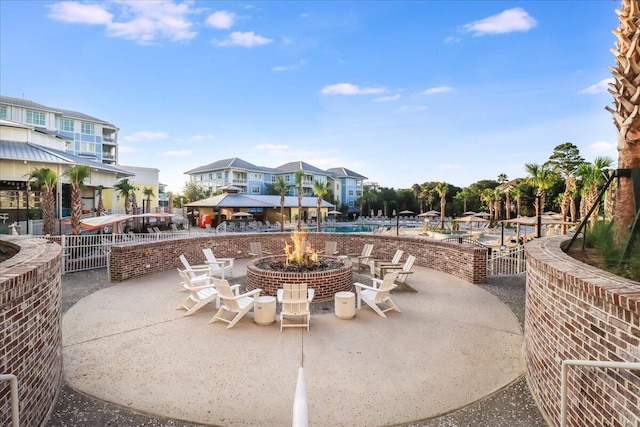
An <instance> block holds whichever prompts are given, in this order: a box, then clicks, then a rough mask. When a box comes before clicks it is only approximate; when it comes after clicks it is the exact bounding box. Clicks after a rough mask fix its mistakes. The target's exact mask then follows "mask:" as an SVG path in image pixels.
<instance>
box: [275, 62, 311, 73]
mask: <svg viewBox="0 0 640 427" xmlns="http://www.w3.org/2000/svg"><path fill="white" fill-rule="evenodd" d="M305 65H307V61H305V60H304V59H303V60H301V61H299V62H298V63H297V64H292V65H278V66H275V67H273V68H272V69H271V71H276V72H282V71H294V70H298V69H300V67H304V66H305Z"/></svg>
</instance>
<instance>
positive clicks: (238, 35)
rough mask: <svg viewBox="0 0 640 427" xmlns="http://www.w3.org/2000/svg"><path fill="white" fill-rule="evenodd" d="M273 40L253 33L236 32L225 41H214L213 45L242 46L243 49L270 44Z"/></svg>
mask: <svg viewBox="0 0 640 427" xmlns="http://www.w3.org/2000/svg"><path fill="white" fill-rule="evenodd" d="M272 41H273V39H269V38H267V37H263V36H260V35H257V34H256V33H254V32H253V31H247V32H241V31H234V32H233V33H231V34H229V37H227V38H226V39H224V40H220V41H218V40H212V43H213V44H214V45H217V46H242V47H254V46H262V45H265V44H269V43H271V42H272Z"/></svg>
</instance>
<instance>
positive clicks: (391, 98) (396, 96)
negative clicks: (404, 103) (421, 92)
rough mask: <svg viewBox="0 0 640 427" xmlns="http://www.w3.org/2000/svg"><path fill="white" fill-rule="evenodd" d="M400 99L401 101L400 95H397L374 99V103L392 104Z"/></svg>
mask: <svg viewBox="0 0 640 427" xmlns="http://www.w3.org/2000/svg"><path fill="white" fill-rule="evenodd" d="M398 99H400V94H399V93H396V94H395V95H389V96H381V97H379V98H376V99H374V100H373V102H390V101H396V100H398Z"/></svg>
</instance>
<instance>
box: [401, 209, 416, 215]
mask: <svg viewBox="0 0 640 427" xmlns="http://www.w3.org/2000/svg"><path fill="white" fill-rule="evenodd" d="M414 213H415V212H414V211H409V210H405V211H400V215H413V214H414Z"/></svg>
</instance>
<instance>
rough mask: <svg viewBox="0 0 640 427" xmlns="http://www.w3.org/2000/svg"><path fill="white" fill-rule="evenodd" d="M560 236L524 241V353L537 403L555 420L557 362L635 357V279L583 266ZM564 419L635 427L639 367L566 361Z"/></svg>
mask: <svg viewBox="0 0 640 427" xmlns="http://www.w3.org/2000/svg"><path fill="white" fill-rule="evenodd" d="M566 240H567V237H566V236H553V237H547V238H544V239H536V240H534V241H532V242H530V243H527V245H526V246H525V250H526V255H527V256H526V259H527V288H526V298H527V299H526V312H525V331H524V335H525V340H524V357H525V361H526V370H527V380H528V382H529V386H530V389H531V392H532V393H533V395H534V396H535V398H536V399H537V401H538V403H539V407H540V409H541V410H542V411H543V413H544V414H545V415H546V416H547V418H548V419H549V420H550V421H551V425H554V426H557V425H560V393H561V390H560V385H561V378H560V377H561V375H560V374H561V366H562V361H563V360H567V359H578V360H596V361H616V362H640V283H638V282H633V281H631V280H627V279H623V278H621V277H619V276H615V275H613V274H611V273H608V272H606V271H603V270H599V269H597V268H595V267H592V266H590V265H587V264H584V263H582V262H580V261H578V260H576V259H574V258H572V257H570V256H568V255H567V254H565V253H564V252H562V250H561V248H560V246H561V244H562V243H563V242H564V241H566ZM568 373H569V375H568V382H567V384H568V396H567V401H568V405H567V408H568V411H567V415H568V418H567V425H568V426H575V427H582V426H640V371H631V370H625V369H601V368H585V367H571V368H570V369H569V371H568Z"/></svg>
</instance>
